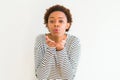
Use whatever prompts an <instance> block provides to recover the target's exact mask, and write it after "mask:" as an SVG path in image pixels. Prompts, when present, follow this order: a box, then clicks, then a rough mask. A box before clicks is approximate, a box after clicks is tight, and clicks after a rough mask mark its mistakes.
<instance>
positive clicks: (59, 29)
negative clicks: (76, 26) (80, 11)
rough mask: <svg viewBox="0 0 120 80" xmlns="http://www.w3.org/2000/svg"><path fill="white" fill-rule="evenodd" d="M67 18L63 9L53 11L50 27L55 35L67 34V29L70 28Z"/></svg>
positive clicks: (49, 22) (49, 21) (49, 19)
mask: <svg viewBox="0 0 120 80" xmlns="http://www.w3.org/2000/svg"><path fill="white" fill-rule="evenodd" d="M69 25H70V24H69V23H67V18H66V16H65V14H64V13H63V12H61V11H55V12H52V13H51V14H50V15H49V18H48V24H47V26H48V29H49V31H50V33H51V34H52V35H53V36H62V35H64V34H65V32H66V29H68V28H69Z"/></svg>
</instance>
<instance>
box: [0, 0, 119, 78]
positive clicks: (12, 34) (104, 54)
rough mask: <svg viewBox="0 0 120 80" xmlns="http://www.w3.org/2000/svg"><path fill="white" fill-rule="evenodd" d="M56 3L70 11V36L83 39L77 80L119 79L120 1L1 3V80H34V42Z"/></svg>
mask: <svg viewBox="0 0 120 80" xmlns="http://www.w3.org/2000/svg"><path fill="white" fill-rule="evenodd" d="M54 4H62V5H64V6H66V7H67V8H69V9H70V10H71V13H72V15H73V24H72V27H71V29H70V32H69V33H71V34H73V35H76V36H78V37H79V38H80V40H81V57H80V61H79V66H78V70H77V73H76V77H75V80H120V1H119V0H59V1H58V0H1V1H0V80H35V77H34V52H33V47H34V40H35V37H36V36H37V35H38V34H40V33H45V32H46V31H47V30H46V28H45V25H44V24H43V23H44V22H43V16H44V13H45V11H46V9H47V8H48V7H50V6H52V5H54Z"/></svg>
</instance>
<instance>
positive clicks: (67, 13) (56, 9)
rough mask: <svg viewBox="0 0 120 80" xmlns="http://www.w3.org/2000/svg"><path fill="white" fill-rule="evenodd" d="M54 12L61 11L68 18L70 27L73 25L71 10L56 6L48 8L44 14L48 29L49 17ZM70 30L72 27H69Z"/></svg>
mask: <svg viewBox="0 0 120 80" xmlns="http://www.w3.org/2000/svg"><path fill="white" fill-rule="evenodd" d="M54 11H61V12H63V13H64V14H65V16H66V18H67V22H68V23H70V26H71V23H72V15H71V13H70V10H69V9H67V8H66V7H64V6H62V5H58V4H57V5H54V6H52V7H50V8H48V9H47V10H46V13H45V14H44V24H45V25H46V27H47V23H48V18H49V15H50V14H51V13H52V12H54ZM69 29H70V27H69ZM69 29H66V31H69Z"/></svg>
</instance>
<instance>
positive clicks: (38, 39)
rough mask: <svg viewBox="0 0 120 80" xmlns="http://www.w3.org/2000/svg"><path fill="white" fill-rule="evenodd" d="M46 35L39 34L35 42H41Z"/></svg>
mask: <svg viewBox="0 0 120 80" xmlns="http://www.w3.org/2000/svg"><path fill="white" fill-rule="evenodd" d="M44 35H45V34H38V35H37V37H36V38H35V41H41V40H42V39H44Z"/></svg>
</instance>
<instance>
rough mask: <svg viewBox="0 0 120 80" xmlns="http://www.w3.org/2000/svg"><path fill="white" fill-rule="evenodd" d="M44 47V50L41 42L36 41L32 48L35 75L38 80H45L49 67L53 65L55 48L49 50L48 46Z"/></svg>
mask: <svg viewBox="0 0 120 80" xmlns="http://www.w3.org/2000/svg"><path fill="white" fill-rule="evenodd" d="M44 47H46V50H44V48H43V44H42V42H40V40H39V41H36V43H35V47H34V54H35V74H36V77H37V78H38V79H39V80H42V79H47V78H48V76H49V74H50V70H51V65H52V64H54V53H55V52H56V49H55V48H51V47H49V46H47V45H46V46H44Z"/></svg>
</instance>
